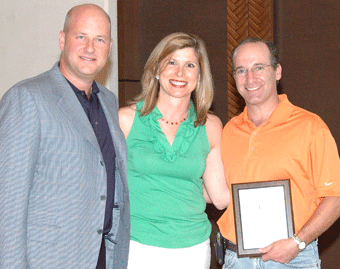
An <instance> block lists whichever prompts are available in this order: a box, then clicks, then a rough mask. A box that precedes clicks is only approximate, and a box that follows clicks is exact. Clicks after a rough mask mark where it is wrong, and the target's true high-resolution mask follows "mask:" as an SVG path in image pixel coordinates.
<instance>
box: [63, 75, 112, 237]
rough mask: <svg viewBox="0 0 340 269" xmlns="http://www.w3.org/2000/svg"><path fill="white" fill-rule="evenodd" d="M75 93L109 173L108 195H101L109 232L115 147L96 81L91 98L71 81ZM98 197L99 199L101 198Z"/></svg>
mask: <svg viewBox="0 0 340 269" xmlns="http://www.w3.org/2000/svg"><path fill="white" fill-rule="evenodd" d="M68 83H69V84H70V85H71V87H72V89H73V91H74V93H75V94H76V96H77V98H78V100H79V102H80V104H81V105H82V107H83V109H84V111H85V113H86V115H87V117H88V119H89V121H90V123H91V125H92V128H93V130H94V133H95V134H96V137H97V140H98V144H99V146H100V149H101V152H102V155H103V158H104V163H105V168H106V174H107V194H106V197H103V196H102V197H100V198H101V199H106V207H105V219H104V227H103V233H104V234H107V233H108V232H109V231H110V230H111V227H112V210H113V207H114V193H115V157H116V154H115V149H114V145H113V141H112V136H111V132H110V129H109V125H108V123H107V120H106V116H105V114H104V111H103V108H102V106H101V105H100V102H99V99H98V96H97V94H98V93H99V88H98V86H97V84H96V82H93V84H92V92H91V96H90V98H88V97H87V95H86V93H85V92H84V91H81V90H79V89H77V87H75V86H74V85H73V84H72V83H71V82H69V81H68ZM100 198H98V199H100Z"/></svg>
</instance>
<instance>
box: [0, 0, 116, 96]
mask: <svg viewBox="0 0 340 269" xmlns="http://www.w3.org/2000/svg"><path fill="white" fill-rule="evenodd" d="M88 2H89V1H86V0H58V1H52V0H29V1H28V0H15V1H13V0H2V1H0V25H1V27H0V85H1V87H0V98H1V97H2V95H3V94H4V93H5V92H6V91H7V90H8V89H9V88H10V87H11V86H13V85H14V84H15V83H17V82H19V81H21V80H23V79H26V78H29V77H33V76H36V75H38V74H40V73H42V72H44V71H46V70H49V69H50V68H51V67H52V65H53V64H54V63H55V62H56V61H57V60H58V59H59V55H60V49H59V44H58V35H59V32H60V30H61V29H62V28H63V23H64V18H65V15H66V13H67V11H68V10H69V9H70V8H71V7H72V6H75V5H78V4H83V3H88ZM91 3H94V4H97V5H99V6H101V7H102V8H104V10H105V11H107V12H108V13H109V15H110V16H111V20H112V38H113V46H112V53H111V59H110V65H108V68H107V69H106V70H105V71H104V72H103V74H101V76H100V77H98V79H97V80H98V81H99V82H100V83H104V84H105V85H106V86H107V87H108V88H109V89H110V90H112V91H113V92H115V93H116V94H117V93H118V72H117V66H118V64H117V0H91ZM109 67H110V68H109Z"/></svg>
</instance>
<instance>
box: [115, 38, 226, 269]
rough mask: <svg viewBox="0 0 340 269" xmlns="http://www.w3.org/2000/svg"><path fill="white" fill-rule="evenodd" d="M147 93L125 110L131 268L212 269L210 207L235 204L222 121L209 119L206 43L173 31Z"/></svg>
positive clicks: (151, 70) (152, 65)
mask: <svg viewBox="0 0 340 269" xmlns="http://www.w3.org/2000/svg"><path fill="white" fill-rule="evenodd" d="M142 86H143V91H142V93H141V94H140V95H139V96H138V97H137V98H136V99H135V102H133V104H132V105H131V106H128V107H124V108H121V109H120V111H119V118H120V125H121V128H122V130H123V132H124V134H125V137H126V141H127V146H128V162H127V166H128V167H127V168H128V182H129V191H130V201H131V241H130V243H131V246H130V254H129V265H128V268H129V269H134V268H148V269H150V268H195V269H197V268H202V269H203V268H204V269H206V268H209V265H210V244H209V236H210V233H211V225H210V222H209V220H208V218H207V215H206V214H205V212H204V211H205V208H206V201H207V202H212V203H214V205H215V206H216V207H217V208H218V209H224V208H225V207H227V205H228V203H229V199H230V194H229V190H228V187H227V184H226V181H225V177H224V172H223V165H222V160H221V151H220V144H221V135H222V123H221V121H220V119H219V118H218V117H216V116H214V115H212V114H209V113H208V112H209V108H210V106H211V103H212V99H213V82H212V77H211V72H210V65H209V60H208V56H207V52H206V49H205V45H204V42H203V41H202V40H201V39H200V38H198V37H197V36H195V35H191V34H185V33H174V34H171V35H169V36H167V37H165V38H164V39H163V40H162V41H161V42H160V43H159V44H158V45H157V46H156V48H155V49H154V50H153V51H152V53H151V55H150V57H149V59H148V61H147V63H146V65H145V68H144V74H143V77H142Z"/></svg>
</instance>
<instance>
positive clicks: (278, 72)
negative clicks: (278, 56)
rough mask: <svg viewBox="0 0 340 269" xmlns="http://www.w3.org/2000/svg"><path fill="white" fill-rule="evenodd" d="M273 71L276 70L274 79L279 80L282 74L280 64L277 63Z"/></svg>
mask: <svg viewBox="0 0 340 269" xmlns="http://www.w3.org/2000/svg"><path fill="white" fill-rule="evenodd" d="M275 72H276V74H275V77H276V80H280V79H281V76H282V66H281V65H280V64H277V67H276V70H275Z"/></svg>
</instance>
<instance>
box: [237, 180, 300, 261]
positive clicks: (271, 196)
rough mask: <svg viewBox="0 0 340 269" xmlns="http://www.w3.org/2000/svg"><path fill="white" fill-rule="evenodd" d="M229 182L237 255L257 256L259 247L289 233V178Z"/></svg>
mask: <svg viewBox="0 0 340 269" xmlns="http://www.w3.org/2000/svg"><path fill="white" fill-rule="evenodd" d="M231 186H232V195H233V203H234V213H235V227H236V241H237V255H238V256H239V257H244V256H260V255H261V253H260V252H259V251H258V249H259V248H262V247H265V246H268V245H270V244H271V243H273V242H275V241H277V240H280V239H285V238H289V237H291V236H293V234H294V224H293V214H292V204H291V193H290V180H289V179H287V180H277V181H268V182H254V183H243V184H232V185H231Z"/></svg>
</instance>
